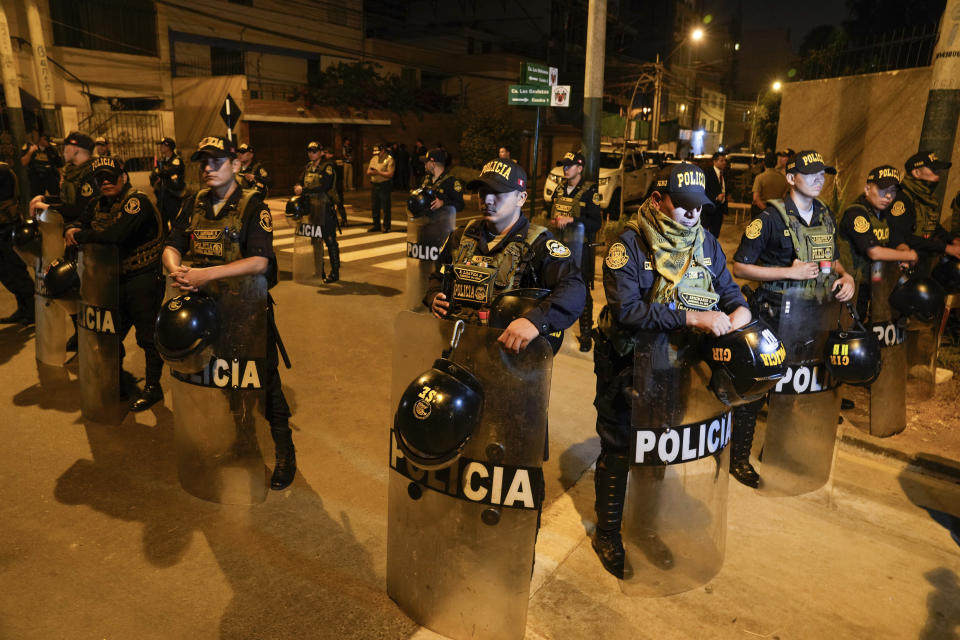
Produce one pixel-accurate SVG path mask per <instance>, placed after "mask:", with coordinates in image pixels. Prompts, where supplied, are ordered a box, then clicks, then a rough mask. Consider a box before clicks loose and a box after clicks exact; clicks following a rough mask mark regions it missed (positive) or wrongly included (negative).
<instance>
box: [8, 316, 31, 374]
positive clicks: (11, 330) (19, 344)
mask: <svg viewBox="0 0 960 640" xmlns="http://www.w3.org/2000/svg"><path fill="white" fill-rule="evenodd" d="M0 326H3V328H2V329H0V364H6V363H7V362H9V361H10V359H11V358H12V357H13V356H15V355H17V354H18V353H20V352H21V351H22V350H23V347H24V346H25V345H26V344H27V342H29V341H30V339H31V338H33V327H32V326H30V327H25V326H23V325H21V324H9V325H0Z"/></svg>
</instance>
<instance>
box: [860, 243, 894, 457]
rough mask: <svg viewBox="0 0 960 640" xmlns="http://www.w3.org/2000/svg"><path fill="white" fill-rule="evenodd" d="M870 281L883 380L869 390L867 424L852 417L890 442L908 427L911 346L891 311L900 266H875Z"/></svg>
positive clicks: (862, 427)
mask: <svg viewBox="0 0 960 640" xmlns="http://www.w3.org/2000/svg"><path fill="white" fill-rule="evenodd" d="M871 274H872V277H871V281H870V324H869V325H868V328H869V329H870V330H871V331H873V332H874V333H875V334H876V335H877V338H878V339H879V340H880V345H881V347H883V348H882V351H881V358H882V359H881V368H880V376H879V377H878V378H877V379H876V380H875V381H874V383H873V384H872V385H870V388H869V394H870V407H869V409H870V415H869V420H868V421H866V422H864V421H863V420H862V419H859V418H860V417H859V416H857V415H850V416H849V418H850V422H851V423H852V424H853V426H855V427H857V428H858V429H860V430H861V431H865V432H867V433H869V434H870V435H872V436H877V437H880V438H886V437H887V436H892V435H895V434H897V433H900V432H901V431H903V430H904V429H905V428H906V427H907V403H906V401H907V351H906V348H907V345H906V344H905V343H904V339H905V335H904V334H905V331H904V327H903V324H902V323H901V322H898V321H897V320H896V317H897V314H896V313H894V312H893V310H892V309H891V308H890V302H889V299H890V292H891V291H893V287H894V286H896V284H897V278H899V277H900V267H899V265H898V264H897V263H896V262H874V263H873V269H872V270H871Z"/></svg>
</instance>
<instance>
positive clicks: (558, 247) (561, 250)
mask: <svg viewBox="0 0 960 640" xmlns="http://www.w3.org/2000/svg"><path fill="white" fill-rule="evenodd" d="M547 251H549V252H550V255H552V256H553V257H554V258H569V257H570V249H568V248H567V245H565V244H563V243H562V242H560V241H559V240H547Z"/></svg>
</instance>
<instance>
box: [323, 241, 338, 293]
mask: <svg viewBox="0 0 960 640" xmlns="http://www.w3.org/2000/svg"><path fill="white" fill-rule="evenodd" d="M329 249H330V275H329V276H327V277H325V278H324V279H323V281H324V282H325V283H327V284H329V283H331V282H336V281H337V280H339V279H340V247H339V246H338V245H333V246H332V247H329Z"/></svg>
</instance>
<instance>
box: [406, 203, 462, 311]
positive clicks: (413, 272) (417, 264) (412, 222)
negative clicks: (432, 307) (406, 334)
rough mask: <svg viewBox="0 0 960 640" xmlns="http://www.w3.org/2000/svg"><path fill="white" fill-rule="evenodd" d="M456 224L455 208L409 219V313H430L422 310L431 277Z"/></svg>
mask: <svg viewBox="0 0 960 640" xmlns="http://www.w3.org/2000/svg"><path fill="white" fill-rule="evenodd" d="M456 224H457V212H456V210H454V208H453V207H441V208H439V209H437V210H436V211H432V212H430V213H428V214H427V215H424V216H416V217H413V216H408V217H407V294H406V301H407V309H409V310H411V311H421V312H429V310H428V309H427V308H426V307H425V306H423V296H424V295H425V294H426V293H427V287H428V280H429V278H430V273H431V272H432V271H433V268H434V264H435V263H436V261H437V259H438V258H439V257H440V249H442V248H443V243H444V242H446V241H447V237H448V236H449V235H450V234H451V233H452V232H453V230H454V228H455V227H456Z"/></svg>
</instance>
